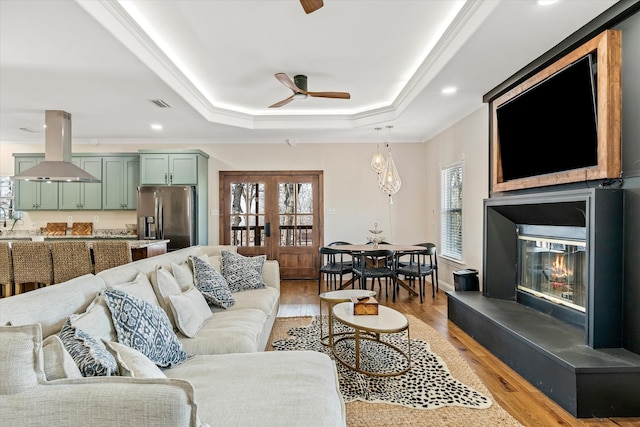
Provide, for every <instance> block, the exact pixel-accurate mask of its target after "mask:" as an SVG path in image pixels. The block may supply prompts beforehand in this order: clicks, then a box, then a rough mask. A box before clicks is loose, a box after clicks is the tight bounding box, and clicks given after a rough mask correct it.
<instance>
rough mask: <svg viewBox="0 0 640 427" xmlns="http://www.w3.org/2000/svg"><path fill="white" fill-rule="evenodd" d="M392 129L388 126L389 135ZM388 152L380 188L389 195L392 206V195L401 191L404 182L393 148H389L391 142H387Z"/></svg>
mask: <svg viewBox="0 0 640 427" xmlns="http://www.w3.org/2000/svg"><path fill="white" fill-rule="evenodd" d="M391 128H393V126H387V129H389V133H391ZM387 151H388V153H389V157H387V160H386V163H385V165H384V168H383V169H382V172H381V173H379V174H378V186H379V187H380V190H382V192H383V193H386V194H388V195H389V204H390V205H392V204H393V199H392V198H391V195H392V194H396V193H397V192H398V190H400V187H401V186H402V180H401V179H400V174H399V173H398V169H397V168H396V164H395V163H394V161H393V156H391V147H390V146H389V142H387Z"/></svg>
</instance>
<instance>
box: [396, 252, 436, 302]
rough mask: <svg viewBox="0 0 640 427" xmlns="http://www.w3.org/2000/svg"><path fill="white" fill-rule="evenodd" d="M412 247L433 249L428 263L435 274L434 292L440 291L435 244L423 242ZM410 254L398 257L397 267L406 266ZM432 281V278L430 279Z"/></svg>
mask: <svg viewBox="0 0 640 427" xmlns="http://www.w3.org/2000/svg"><path fill="white" fill-rule="evenodd" d="M414 246H422V247H425V248H433V254H432V256H431V259H430V261H429V263H430V264H431V267H432V268H433V272H434V273H435V279H436V281H435V285H436V292H437V291H439V290H440V286H439V283H438V253H437V249H436V245H435V243H431V242H425V243H416V244H415V245H414ZM411 255H412V253H405V254H403V256H401V257H398V267H399V266H403V265H407V264H408V260H410V258H411ZM432 279H433V278H432Z"/></svg>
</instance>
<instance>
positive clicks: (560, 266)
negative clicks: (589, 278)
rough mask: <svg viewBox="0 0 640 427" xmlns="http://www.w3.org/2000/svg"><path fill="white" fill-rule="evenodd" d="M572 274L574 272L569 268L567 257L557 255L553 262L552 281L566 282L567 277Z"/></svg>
mask: <svg viewBox="0 0 640 427" xmlns="http://www.w3.org/2000/svg"><path fill="white" fill-rule="evenodd" d="M572 274H573V272H572V271H569V269H568V268H567V264H566V257H565V256H564V255H556V257H555V260H554V261H553V263H552V264H551V281H552V282H566V281H567V277H568V276H571V275H572Z"/></svg>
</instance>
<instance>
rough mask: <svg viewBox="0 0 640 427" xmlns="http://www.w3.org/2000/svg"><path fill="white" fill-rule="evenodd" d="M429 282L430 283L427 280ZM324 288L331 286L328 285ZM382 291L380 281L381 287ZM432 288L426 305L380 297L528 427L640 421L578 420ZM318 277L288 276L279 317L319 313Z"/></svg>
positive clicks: (636, 422) (626, 425)
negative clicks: (489, 346) (437, 339)
mask: <svg viewBox="0 0 640 427" xmlns="http://www.w3.org/2000/svg"><path fill="white" fill-rule="evenodd" d="M427 286H430V285H429V284H427ZM322 290H323V291H325V290H326V288H325V286H324V284H323V286H322ZM376 290H377V286H376ZM430 291H431V289H430V288H427V296H426V298H425V300H424V302H423V303H422V304H420V300H419V299H418V298H417V297H410V296H408V295H407V292H406V291H405V290H402V289H401V290H400V295H399V297H398V298H397V301H396V302H395V303H393V302H392V301H391V296H389V297H388V298H385V297H384V290H383V291H382V292H383V294H382V295H380V292H379V295H380V296H379V298H378V300H379V301H380V303H381V304H384V305H387V306H389V307H392V308H395V309H396V310H399V311H401V312H403V313H406V314H412V315H414V316H416V317H418V318H419V319H421V320H422V321H424V322H425V323H427V324H429V325H430V326H431V327H433V328H434V329H435V330H437V331H438V332H440V333H441V334H442V335H444V336H445V337H446V338H447V339H448V340H449V342H451V344H453V345H454V346H455V347H456V348H457V349H458V350H459V351H460V354H461V355H462V357H463V358H465V359H466V360H467V361H468V362H469V365H471V367H472V368H473V369H474V371H475V372H476V374H477V375H478V376H479V377H480V378H481V379H482V381H484V383H485V384H486V385H487V387H488V388H489V390H490V391H491V393H492V394H493V397H494V399H495V401H496V402H497V403H498V404H499V405H500V406H502V407H503V408H504V409H505V410H507V411H508V412H509V413H510V414H511V415H512V416H513V417H514V418H516V419H517V420H518V421H520V422H521V423H522V424H523V425H524V426H527V427H529V426H556V425H557V426H623V427H631V426H636V427H637V426H640V417H637V418H587V419H584V418H581V419H576V418H574V417H572V416H571V415H570V414H569V413H567V412H566V411H565V410H564V409H563V408H561V407H560V406H559V405H557V404H556V403H555V402H553V401H552V400H551V399H549V398H547V397H546V396H545V395H544V394H543V393H542V392H540V391H538V389H536V388H535V387H534V386H532V385H531V384H530V383H529V382H527V381H526V380H525V379H524V378H522V377H521V376H520V375H518V374H517V373H516V372H515V371H513V370H511V369H510V368H509V367H508V366H507V365H505V364H504V363H502V362H501V361H500V360H499V359H498V358H496V357H494V356H493V355H492V354H491V353H489V352H488V351H487V350H486V349H485V348H484V347H482V346H481V345H480V344H478V343H477V342H476V341H475V340H474V339H472V338H471V337H469V336H468V335H467V334H466V333H464V332H463V331H462V330H461V329H460V328H458V327H457V326H456V325H454V324H453V323H451V322H449V320H448V319H447V296H446V294H445V293H444V292H443V291H442V290H441V291H440V292H438V293H437V294H436V297H435V298H433V299H432V298H431V293H430ZM318 312H319V308H318V282H317V281H314V280H283V281H282V283H281V294H280V310H279V312H278V316H279V317H295V316H315V315H318ZM638 399H639V400H638V404H639V405H640V397H639V398H638Z"/></svg>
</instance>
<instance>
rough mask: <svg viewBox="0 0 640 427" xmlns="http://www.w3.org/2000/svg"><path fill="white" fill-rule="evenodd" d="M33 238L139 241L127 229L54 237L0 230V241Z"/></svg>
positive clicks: (101, 230)
mask: <svg viewBox="0 0 640 427" xmlns="http://www.w3.org/2000/svg"><path fill="white" fill-rule="evenodd" d="M33 237H44V238H45V240H53V239H87V240H90V239H127V240H129V239H131V240H137V239H138V235H137V234H136V233H135V232H132V231H129V230H127V229H126V228H122V229H120V228H109V229H94V230H93V232H92V233H91V234H83V235H75V234H60V235H52V234H46V233H41V232H39V231H37V230H0V240H27V239H31V238H33Z"/></svg>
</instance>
